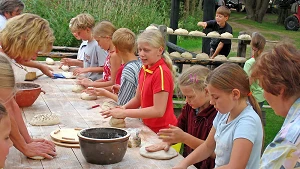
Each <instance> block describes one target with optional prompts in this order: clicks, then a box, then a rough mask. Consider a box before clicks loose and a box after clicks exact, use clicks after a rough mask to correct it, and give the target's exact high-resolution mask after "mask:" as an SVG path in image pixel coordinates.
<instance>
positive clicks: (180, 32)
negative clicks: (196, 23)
mask: <svg viewBox="0 0 300 169" xmlns="http://www.w3.org/2000/svg"><path fill="white" fill-rule="evenodd" d="M174 33H175V34H177V35H188V34H189V31H187V30H186V29H182V28H179V29H176V30H175V31H174Z"/></svg>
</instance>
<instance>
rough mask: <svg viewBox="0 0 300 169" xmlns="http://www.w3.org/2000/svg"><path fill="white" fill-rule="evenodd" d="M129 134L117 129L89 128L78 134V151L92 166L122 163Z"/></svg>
mask: <svg viewBox="0 0 300 169" xmlns="http://www.w3.org/2000/svg"><path fill="white" fill-rule="evenodd" d="M129 136H130V134H129V133H127V132H126V131H125V130H123V129H119V128H89V129H83V130H81V131H80V132H79V133H78V137H79V144H80V150H81V153H82V155H83V156H84V158H85V160H86V161H87V162H89V163H92V164H101V165H106V164H114V163H118V162H120V161H122V159H123V157H124V155H125V153H126V150H127V144H128V139H129Z"/></svg>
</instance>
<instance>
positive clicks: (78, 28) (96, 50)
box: [70, 13, 107, 81]
mask: <svg viewBox="0 0 300 169" xmlns="http://www.w3.org/2000/svg"><path fill="white" fill-rule="evenodd" d="M94 26H95V21H94V18H93V17H92V16H91V15H90V14H86V13H84V14H79V15H77V16H76V17H75V18H74V19H72V20H71V23H70V29H71V32H73V33H76V34H77V35H78V37H79V38H80V39H82V40H86V41H88V43H87V46H86V47H85V49H84V62H83V68H76V69H74V71H73V74H74V75H75V76H77V75H79V74H82V73H86V76H85V77H86V78H88V79H90V80H93V81H94V80H97V79H101V78H102V72H103V66H104V63H105V58H106V55H107V53H106V52H105V51H104V50H103V49H101V48H100V47H99V46H98V44H97V41H96V40H95V39H94V38H93V36H92V29H93V27H94Z"/></svg>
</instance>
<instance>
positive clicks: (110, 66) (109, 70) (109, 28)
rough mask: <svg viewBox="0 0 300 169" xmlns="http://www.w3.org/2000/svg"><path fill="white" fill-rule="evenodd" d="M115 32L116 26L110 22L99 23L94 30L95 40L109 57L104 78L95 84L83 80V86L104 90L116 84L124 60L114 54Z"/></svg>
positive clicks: (104, 70)
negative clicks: (113, 37) (113, 40)
mask: <svg viewBox="0 0 300 169" xmlns="http://www.w3.org/2000/svg"><path fill="white" fill-rule="evenodd" d="M115 31H116V28H115V26H114V25H113V24H112V23H110V22H108V21H102V22H100V23H98V24H97V25H96V26H95V28H94V29H93V36H94V38H95V40H96V41H97V42H98V45H99V46H100V47H101V48H102V49H104V50H106V51H107V52H108V55H107V57H106V60H105V64H104V67H103V78H102V79H99V80H96V81H94V82H92V81H90V80H87V79H83V80H81V81H80V82H79V84H81V85H82V86H84V87H97V88H103V87H108V86H112V85H114V84H115V81H116V74H117V71H118V69H119V67H120V66H121V63H122V59H121V58H120V57H119V56H118V55H116V54H114V52H115V47H114V44H113V43H112V36H113V33H114V32H115Z"/></svg>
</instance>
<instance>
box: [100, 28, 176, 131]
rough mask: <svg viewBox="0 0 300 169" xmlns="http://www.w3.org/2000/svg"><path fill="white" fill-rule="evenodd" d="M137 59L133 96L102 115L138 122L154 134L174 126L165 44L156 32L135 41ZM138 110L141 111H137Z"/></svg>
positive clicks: (169, 74) (170, 77) (170, 82)
mask: <svg viewBox="0 0 300 169" xmlns="http://www.w3.org/2000/svg"><path fill="white" fill-rule="evenodd" d="M137 44H138V51H139V56H140V59H141V61H142V63H143V66H142V69H141V71H140V73H139V81H138V87H137V91H136V95H135V97H134V98H133V99H131V100H130V101H129V102H128V103H127V104H125V105H124V106H122V108H115V109H111V110H108V111H105V112H102V115H103V116H105V117H106V118H107V117H110V116H112V117H115V118H125V117H132V118H141V119H142V120H143V122H144V124H145V125H146V126H148V127H149V128H150V129H151V130H153V131H154V132H156V133H157V132H158V131H159V130H160V129H163V128H169V125H170V124H171V125H177V119H176V116H175V114H174V110H173V99H172V97H173V89H174V82H173V75H172V70H173V69H172V61H171V59H170V58H169V56H168V55H166V54H165V53H164V47H165V40H164V38H163V36H162V34H161V32H160V31H158V30H146V31H144V32H143V33H141V34H140V35H139V37H138V39H137ZM139 107H141V108H139Z"/></svg>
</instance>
